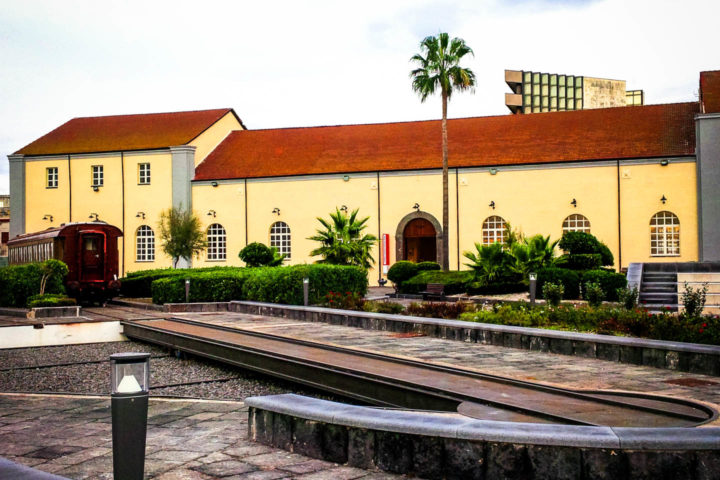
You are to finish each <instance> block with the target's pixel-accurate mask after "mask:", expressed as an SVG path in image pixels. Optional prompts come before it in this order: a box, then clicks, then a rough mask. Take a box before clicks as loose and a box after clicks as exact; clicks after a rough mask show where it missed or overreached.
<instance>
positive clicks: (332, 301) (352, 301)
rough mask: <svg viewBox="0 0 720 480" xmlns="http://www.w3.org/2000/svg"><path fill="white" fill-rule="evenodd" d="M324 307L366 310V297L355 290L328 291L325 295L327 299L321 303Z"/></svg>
mask: <svg viewBox="0 0 720 480" xmlns="http://www.w3.org/2000/svg"><path fill="white" fill-rule="evenodd" d="M321 305H322V306H323V307H328V308H339V309H341V310H358V311H362V310H364V306H365V299H363V296H362V295H360V294H359V293H355V292H345V293H342V292H328V293H327V295H325V301H324V302H322V303H321Z"/></svg>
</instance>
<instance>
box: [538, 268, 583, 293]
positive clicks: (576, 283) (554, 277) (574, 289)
mask: <svg viewBox="0 0 720 480" xmlns="http://www.w3.org/2000/svg"><path fill="white" fill-rule="evenodd" d="M537 275H538V278H537V291H538V292H542V291H543V285H545V283H546V282H551V283H560V284H562V286H563V287H564V288H565V293H564V295H563V298H566V299H574V298H578V297H579V296H580V274H579V272H576V271H575V270H568V269H566V268H541V269H540V270H538V272H537Z"/></svg>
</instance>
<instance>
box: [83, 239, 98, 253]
mask: <svg viewBox="0 0 720 480" xmlns="http://www.w3.org/2000/svg"><path fill="white" fill-rule="evenodd" d="M97 249H98V244H97V238H92V237H90V238H87V237H86V238H85V250H86V251H89V252H90V251H95V250H97Z"/></svg>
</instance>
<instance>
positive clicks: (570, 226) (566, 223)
mask: <svg viewBox="0 0 720 480" xmlns="http://www.w3.org/2000/svg"><path fill="white" fill-rule="evenodd" d="M562 231H563V233H565V232H583V233H590V220H588V218H587V217H586V216H585V215H582V214H580V213H573V214H572V215H568V216H567V217H565V220H563V225H562Z"/></svg>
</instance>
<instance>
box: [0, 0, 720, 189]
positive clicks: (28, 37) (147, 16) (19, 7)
mask: <svg viewBox="0 0 720 480" xmlns="http://www.w3.org/2000/svg"><path fill="white" fill-rule="evenodd" d="M3 10H4V11H3V14H2V17H0V60H1V61H2V62H1V63H0V64H1V65H2V69H3V75H1V76H0V110H1V111H2V112H3V115H2V117H1V118H0V123H1V124H2V125H1V127H0V153H2V154H3V155H6V154H9V153H12V152H13V151H15V150H17V149H19V148H21V147H22V146H24V145H25V144H27V143H29V142H31V141H32V140H34V139H35V138H37V137H39V136H41V135H43V134H45V133H47V132H48V131H50V130H51V129H53V128H55V127H57V126H58V125H60V124H61V123H63V122H65V121H67V120H68V119H70V118H72V117H78V116H88V115H109V114H119V113H141V112H160V111H177V110H191V109H202V108H217V107H234V108H235V109H236V111H237V112H238V114H239V115H240V117H241V118H242V119H243V120H244V122H245V123H246V125H247V126H248V127H250V128H274V127H286V126H309V125H327V124H343V123H368V122H386V121H396V120H418V119H427V118H438V117H439V115H440V106H439V101H437V100H435V99H429V100H428V101H427V102H426V103H425V104H421V103H420V102H419V100H418V98H417V96H416V95H415V94H414V93H413V92H412V90H411V89H410V80H409V77H408V72H409V70H410V68H411V66H410V64H409V62H408V60H409V58H410V56H412V54H414V53H415V52H416V51H417V49H418V44H419V42H420V40H421V39H422V37H423V36H425V35H432V34H436V33H438V32H440V31H448V32H449V33H450V34H451V35H453V36H460V37H463V38H464V39H465V40H466V41H467V43H468V44H469V45H470V46H471V47H473V49H474V51H475V58H473V59H470V60H469V62H468V63H467V66H469V67H471V68H472V69H473V70H474V71H475V73H476V74H477V77H478V88H477V90H476V93H475V95H469V94H461V95H458V96H456V97H454V98H453V101H452V102H451V105H450V111H449V113H450V116H451V117H459V116H478V115H496V114H505V113H506V108H505V106H504V95H503V94H504V93H505V92H506V91H508V90H507V87H506V85H505V83H504V78H503V70H504V69H505V68H518V69H528V70H533V69H535V70H541V71H551V72H558V73H571V74H579V75H587V76H598V77H607V78H619V79H626V80H628V87H629V88H643V89H644V90H645V92H646V99H647V101H648V102H650V103H662V102H675V101H688V100H693V99H694V96H693V95H694V93H695V92H696V91H697V84H698V72H699V71H700V70H709V69H717V68H720V58H719V56H718V53H717V51H716V49H713V48H710V46H711V45H715V44H716V43H717V42H716V39H715V38H714V36H715V35H714V33H713V32H714V31H715V30H714V25H713V22H714V19H715V18H717V14H718V13H719V12H720V6H719V4H718V3H717V2H716V1H715V0H694V1H693V0H691V1H685V2H677V1H673V0H656V1H652V0H634V1H626V0H605V1H594V2H589V1H570V0H567V1H553V0H527V1H518V2H503V1H500V0H497V1H484V2H481V1H470V0H467V1H466V0H457V1H443V2H440V1H426V2H417V1H409V0H408V1H398V2H395V1H387V0H386V1H383V2H381V1H376V0H372V1H366V2H332V1H311V2H290V1H280V2H272V3H262V4H261V3H260V2H252V3H251V2H232V1H228V2H205V3H204V4H203V6H202V7H201V6H200V5H199V4H198V3H197V2H179V1H173V2H170V1H166V2H160V1H155V2H144V1H143V2H140V1H132V2H112V3H110V2H92V1H83V2H79V1H75V2H68V1H63V2H55V1H45V2H27V1H23V0H18V1H12V0H11V1H6V2H4V7H3ZM0 192H7V162H5V161H2V162H0Z"/></svg>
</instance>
